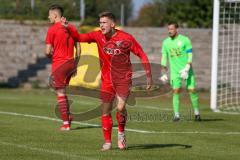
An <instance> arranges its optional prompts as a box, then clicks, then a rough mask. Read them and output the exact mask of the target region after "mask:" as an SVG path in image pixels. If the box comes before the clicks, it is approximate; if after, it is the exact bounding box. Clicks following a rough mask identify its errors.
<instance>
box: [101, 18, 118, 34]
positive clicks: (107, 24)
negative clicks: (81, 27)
mask: <svg viewBox="0 0 240 160" xmlns="http://www.w3.org/2000/svg"><path fill="white" fill-rule="evenodd" d="M99 25H100V28H101V31H102V34H104V35H105V34H108V33H110V32H111V31H112V29H114V27H115V23H114V22H113V21H112V20H111V19H109V18H108V17H101V18H100V19H99Z"/></svg>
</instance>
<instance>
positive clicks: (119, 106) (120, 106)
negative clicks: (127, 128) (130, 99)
mask: <svg viewBox="0 0 240 160" xmlns="http://www.w3.org/2000/svg"><path fill="white" fill-rule="evenodd" d="M125 110H126V108H125V105H124V104H118V105H117V111H118V112H125Z"/></svg>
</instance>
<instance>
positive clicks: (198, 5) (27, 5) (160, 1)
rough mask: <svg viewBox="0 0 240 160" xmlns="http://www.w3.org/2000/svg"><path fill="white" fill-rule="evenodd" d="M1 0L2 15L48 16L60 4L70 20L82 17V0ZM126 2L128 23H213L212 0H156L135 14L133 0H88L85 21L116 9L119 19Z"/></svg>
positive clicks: (201, 25) (94, 22)
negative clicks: (32, 5)
mask: <svg viewBox="0 0 240 160" xmlns="http://www.w3.org/2000/svg"><path fill="white" fill-rule="evenodd" d="M34 2H35V3H34V8H31V0H0V18H4V19H20V20H25V19H34V20H47V17H48V7H49V6H50V5H51V4H60V5H61V6H63V8H64V10H65V11H64V16H66V17H67V18H68V19H69V20H78V21H79V20H80V0H34ZM122 4H123V5H124V11H125V16H124V17H125V24H127V25H129V26H153V27H161V26H165V25H166V24H167V23H168V22H169V21H176V22H178V23H179V24H180V25H181V26H183V27H192V28H196V27H197V28H207V27H211V25H212V14H213V0H153V1H152V2H151V3H148V4H146V5H144V6H143V7H142V8H141V9H140V12H139V14H138V16H137V17H136V18H135V19H133V18H132V10H133V4H132V0H117V1H116V0H85V8H86V10H85V20H84V24H85V25H94V26H95V25H97V23H98V20H97V17H98V13H100V12H102V11H105V10H107V11H111V12H113V13H114V14H115V15H116V17H117V19H118V20H119V21H120V15H121V5H122Z"/></svg>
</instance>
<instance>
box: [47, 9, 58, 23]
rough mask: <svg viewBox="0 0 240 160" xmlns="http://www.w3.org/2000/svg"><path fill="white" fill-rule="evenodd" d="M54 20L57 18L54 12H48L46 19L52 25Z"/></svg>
mask: <svg viewBox="0 0 240 160" xmlns="http://www.w3.org/2000/svg"><path fill="white" fill-rule="evenodd" d="M56 18H57V14H56V13H55V11H52V10H50V11H49V12H48V19H49V21H50V23H52V24H53V23H55V20H56Z"/></svg>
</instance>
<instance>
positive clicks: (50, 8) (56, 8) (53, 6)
mask: <svg viewBox="0 0 240 160" xmlns="http://www.w3.org/2000/svg"><path fill="white" fill-rule="evenodd" d="M48 10H49V11H50V10H57V11H58V12H59V14H60V16H63V12H64V10H63V8H62V7H61V6H60V5H58V4H53V5H51V6H50V7H49V9H48Z"/></svg>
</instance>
